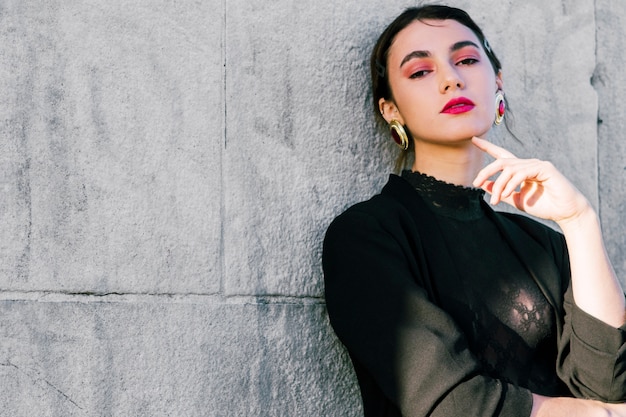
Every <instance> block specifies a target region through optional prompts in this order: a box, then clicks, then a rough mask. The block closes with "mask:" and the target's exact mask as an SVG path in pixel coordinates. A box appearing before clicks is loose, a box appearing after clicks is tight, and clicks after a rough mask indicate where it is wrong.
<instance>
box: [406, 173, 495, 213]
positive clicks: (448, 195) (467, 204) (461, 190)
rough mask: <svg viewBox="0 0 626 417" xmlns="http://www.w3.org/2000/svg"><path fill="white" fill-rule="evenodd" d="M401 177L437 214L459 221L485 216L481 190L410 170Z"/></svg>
mask: <svg viewBox="0 0 626 417" xmlns="http://www.w3.org/2000/svg"><path fill="white" fill-rule="evenodd" d="M401 176H402V178H404V179H405V180H406V181H408V182H409V184H411V185H412V186H413V188H415V190H416V191H417V193H418V194H419V195H420V196H421V197H422V198H423V199H424V201H425V202H426V203H427V204H428V207H430V209H431V210H432V211H433V212H435V213H436V214H441V215H443V216H446V217H452V218H454V219H457V220H474V219H478V218H480V217H482V216H483V215H484V213H483V209H482V206H481V201H482V199H483V197H484V195H485V192H484V191H483V190H481V189H480V188H470V187H464V186H461V185H456V184H451V183H449V182H445V181H441V180H438V179H437V178H435V177H431V176H430V175H426V174H422V173H421V172H413V171H410V170H404V171H402V175H401Z"/></svg>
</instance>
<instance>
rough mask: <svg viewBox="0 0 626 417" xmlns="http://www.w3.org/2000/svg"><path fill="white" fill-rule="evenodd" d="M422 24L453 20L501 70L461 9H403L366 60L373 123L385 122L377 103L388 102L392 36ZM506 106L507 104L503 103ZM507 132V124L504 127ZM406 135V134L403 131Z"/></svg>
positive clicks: (400, 163) (402, 158)
mask: <svg viewBox="0 0 626 417" xmlns="http://www.w3.org/2000/svg"><path fill="white" fill-rule="evenodd" d="M416 20H419V21H424V20H456V21H457V22H459V23H460V24H462V25H463V26H466V27H468V28H469V29H470V30H471V31H472V32H474V34H475V35H476V37H477V38H478V40H479V41H480V43H481V44H482V46H483V48H484V50H485V53H486V54H487V57H488V58H489V61H490V62H491V66H492V67H493V70H494V72H495V73H496V74H498V72H500V70H501V69H502V65H501V64H500V60H499V59H498V57H497V56H496V54H495V53H494V52H493V50H492V49H491V47H490V46H489V43H488V42H487V39H486V38H485V35H484V34H483V31H482V30H481V29H480V27H478V25H477V24H476V23H475V22H474V21H473V20H472V18H471V17H470V16H469V15H468V14H467V13H466V12H465V11H463V10H461V9H457V8H455V7H448V6H441V5H426V6H421V7H411V8H408V9H406V10H405V11H404V12H403V13H402V14H401V15H400V16H398V17H397V18H396V19H395V20H394V21H393V22H391V24H390V25H389V26H387V28H386V29H385V31H384V32H383V33H382V34H381V35H380V37H379V38H378V41H377V42H376V45H375V46H374V50H373V51H372V56H371V58H370V72H371V78H372V96H373V97H372V98H373V104H374V115H375V117H376V120H377V121H378V122H379V123H381V125H384V124H385V123H386V121H385V120H384V119H383V117H382V115H381V114H380V109H379V104H378V102H379V101H380V99H381V98H384V99H386V100H389V99H392V98H393V97H392V94H391V87H390V86H389V78H388V73H389V71H387V58H388V55H389V48H390V47H391V44H392V42H393V41H394V39H395V37H396V35H397V34H398V33H399V32H400V31H401V30H402V29H404V28H406V27H407V26H408V25H410V24H411V23H413V22H414V21H416ZM507 104H508V103H507ZM507 129H508V125H507ZM407 134H408V132H407ZM412 149H413V141H412V140H410V141H409V149H408V150H409V151H410V150H412ZM407 153H408V152H402V155H401V156H400V158H399V159H398V161H397V162H396V168H397V170H399V169H400V168H401V167H402V166H403V165H404V163H405V162H406V157H407Z"/></svg>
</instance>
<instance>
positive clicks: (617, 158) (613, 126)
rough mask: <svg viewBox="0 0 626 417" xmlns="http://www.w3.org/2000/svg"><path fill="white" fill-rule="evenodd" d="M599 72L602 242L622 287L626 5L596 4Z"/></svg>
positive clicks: (625, 256) (625, 258)
mask: <svg viewBox="0 0 626 417" xmlns="http://www.w3.org/2000/svg"><path fill="white" fill-rule="evenodd" d="M596 3H597V10H596V16H597V21H598V28H597V31H598V35H597V39H598V47H597V48H598V50H597V60H598V62H597V69H596V73H595V74H594V78H593V85H594V87H595V88H596V90H597V91H598V94H599V95H600V97H601V99H600V106H599V107H600V109H599V115H598V123H599V125H598V132H599V152H598V168H599V171H598V172H599V177H600V180H599V183H598V189H599V192H600V213H601V220H602V224H603V227H604V237H605V241H606V245H607V248H608V251H609V256H610V257H611V259H612V261H613V264H614V266H615V269H616V272H617V273H618V275H619V276H620V277H621V278H622V282H626V233H624V230H626V207H625V205H624V201H625V197H626V162H625V160H626V158H625V156H626V143H625V142H624V132H625V131H626V117H625V115H626V103H625V102H624V96H625V95H626V85H625V84H624V83H625V81H626V74H624V71H623V68H624V65H626V57H625V56H624V54H623V53H622V50H621V49H622V48H621V47H620V45H624V42H626V30H625V29H624V28H625V27H626V26H624V25H625V24H626V4H625V3H624V2H612V1H598V2H596Z"/></svg>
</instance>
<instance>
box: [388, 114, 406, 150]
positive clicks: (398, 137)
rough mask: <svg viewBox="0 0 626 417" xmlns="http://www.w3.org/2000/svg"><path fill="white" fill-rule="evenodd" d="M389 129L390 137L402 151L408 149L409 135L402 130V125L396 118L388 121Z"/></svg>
mask: <svg viewBox="0 0 626 417" xmlns="http://www.w3.org/2000/svg"><path fill="white" fill-rule="evenodd" d="M389 129H390V130H391V138H392V139H393V141H394V142H395V143H396V145H398V146H399V147H400V148H401V149H402V150H403V151H406V150H407V149H409V137H408V135H407V134H406V130H404V126H402V123H400V122H399V121H398V120H396V119H393V120H392V121H390V122H389Z"/></svg>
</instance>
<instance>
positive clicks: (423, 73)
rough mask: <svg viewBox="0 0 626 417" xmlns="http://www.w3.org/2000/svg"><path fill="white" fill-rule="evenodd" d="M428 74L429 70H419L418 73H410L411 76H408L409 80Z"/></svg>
mask: <svg viewBox="0 0 626 417" xmlns="http://www.w3.org/2000/svg"><path fill="white" fill-rule="evenodd" d="M429 72H430V70H419V71H415V72H414V73H412V74H411V75H409V78H412V79H413V78H422V77H423V76H425V75H426V74H428V73H429Z"/></svg>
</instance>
